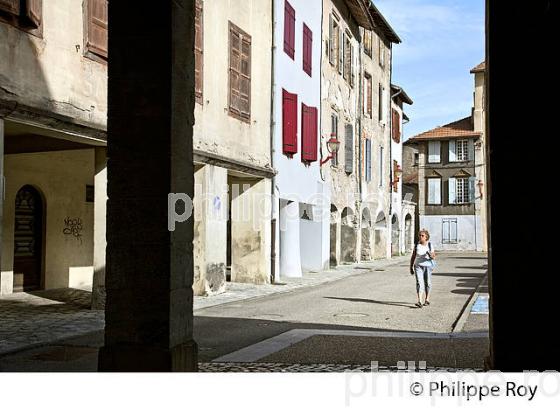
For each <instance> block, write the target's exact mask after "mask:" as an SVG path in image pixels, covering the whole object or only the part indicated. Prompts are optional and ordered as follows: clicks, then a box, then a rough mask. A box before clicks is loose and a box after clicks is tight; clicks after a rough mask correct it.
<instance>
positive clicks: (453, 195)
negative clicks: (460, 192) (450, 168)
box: [447, 178, 457, 205]
mask: <svg viewBox="0 0 560 410" xmlns="http://www.w3.org/2000/svg"><path fill="white" fill-rule="evenodd" d="M448 191H449V192H448V193H447V194H448V199H449V205H454V204H456V203H457V179H455V178H449V182H448Z"/></svg>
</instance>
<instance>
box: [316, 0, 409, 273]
mask: <svg viewBox="0 0 560 410" xmlns="http://www.w3.org/2000/svg"><path fill="white" fill-rule="evenodd" d="M323 7H324V10H323V15H324V17H323V39H324V41H323V44H324V50H323V63H322V101H321V119H322V135H323V137H324V138H326V137H331V136H334V137H336V138H337V139H338V140H339V141H340V148H339V151H338V154H337V155H335V156H334V157H333V158H332V159H331V161H330V166H328V167H327V166H325V167H324V173H325V175H326V178H327V179H328V180H329V182H330V184H331V235H330V255H331V256H330V261H331V265H333V266H336V265H337V264H339V263H345V262H356V261H368V260H372V259H374V258H387V257H390V249H391V243H390V241H391V237H390V233H389V221H390V217H391V163H390V160H391V153H390V149H391V147H390V141H391V131H390V130H391V116H390V105H391V102H390V100H391V98H390V84H391V71H392V44H393V43H400V39H399V37H398V36H397V34H396V33H395V32H394V30H393V29H392V28H391V27H390V25H389V24H388V23H387V21H386V20H385V19H384V17H383V16H382V15H381V13H380V12H379V11H378V10H377V8H376V7H375V6H374V5H373V3H371V2H369V1H346V2H345V1H338V0H333V1H330V0H326V1H325V2H324V3H323Z"/></svg>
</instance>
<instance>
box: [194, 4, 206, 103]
mask: <svg viewBox="0 0 560 410" xmlns="http://www.w3.org/2000/svg"><path fill="white" fill-rule="evenodd" d="M195 9H196V12H195V17H194V32H195V37H194V83H195V91H194V92H195V99H196V102H197V103H199V104H202V94H203V93H202V90H203V80H204V14H203V2H202V0H196V3H195Z"/></svg>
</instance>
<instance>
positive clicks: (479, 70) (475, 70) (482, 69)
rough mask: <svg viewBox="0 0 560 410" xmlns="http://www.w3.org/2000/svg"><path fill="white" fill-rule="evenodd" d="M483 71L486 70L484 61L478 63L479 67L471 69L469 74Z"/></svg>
mask: <svg viewBox="0 0 560 410" xmlns="http://www.w3.org/2000/svg"><path fill="white" fill-rule="evenodd" d="M484 70H486V61H483V62H482V63H480V64H479V65H477V66H476V67H475V68H473V69H472V70H471V74H474V73H481V72H483V71H484Z"/></svg>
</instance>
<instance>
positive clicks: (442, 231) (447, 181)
mask: <svg viewBox="0 0 560 410" xmlns="http://www.w3.org/2000/svg"><path fill="white" fill-rule="evenodd" d="M484 70H485V67H484V63H481V64H479V65H478V66H477V67H475V68H473V69H472V70H471V73H473V74H475V91H474V101H473V109H472V113H471V115H470V116H468V117H466V118H463V119H460V120H458V121H454V122H452V123H449V124H446V125H444V126H441V127H437V128H434V129H432V130H429V131H426V132H424V133H422V134H419V135H417V136H415V137H413V138H411V139H409V140H407V141H406V142H405V147H406V148H405V155H404V160H405V169H406V170H407V173H406V174H405V178H404V179H405V183H407V185H408V186H409V187H410V189H411V190H415V189H417V191H416V196H417V200H418V217H419V223H418V226H417V229H418V227H420V228H426V229H428V230H429V231H430V235H431V241H432V242H433V243H434V246H436V247H437V248H438V249H441V250H471V251H486V250H487V234H486V195H485V192H484V189H485V186H486V183H485V182H486V177H485V145H484V144H485V140H484V134H483V129H484V126H483V123H484Z"/></svg>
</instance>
